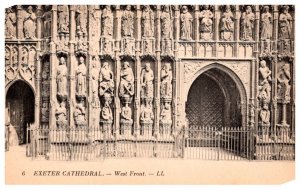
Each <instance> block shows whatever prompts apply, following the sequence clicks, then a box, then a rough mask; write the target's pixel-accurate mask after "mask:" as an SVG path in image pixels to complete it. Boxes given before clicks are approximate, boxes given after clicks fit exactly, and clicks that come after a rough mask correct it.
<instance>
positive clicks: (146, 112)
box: [140, 101, 154, 123]
mask: <svg viewBox="0 0 300 191" xmlns="http://www.w3.org/2000/svg"><path fill="white" fill-rule="evenodd" d="M140 118H141V121H142V122H144V123H152V122H153V119H154V114H153V111H152V107H151V105H150V104H149V102H148V101H147V102H146V105H142V107H141V117H140Z"/></svg>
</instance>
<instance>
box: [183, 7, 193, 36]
mask: <svg viewBox="0 0 300 191" xmlns="http://www.w3.org/2000/svg"><path fill="white" fill-rule="evenodd" d="M192 31H193V16H192V15H191V13H190V12H189V10H188V7H187V6H185V5H184V6H182V8H181V14H180V39H181V40H192Z"/></svg>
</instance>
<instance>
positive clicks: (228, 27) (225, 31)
mask: <svg viewBox="0 0 300 191" xmlns="http://www.w3.org/2000/svg"><path fill="white" fill-rule="evenodd" d="M233 19H234V17H233V14H232V12H231V8H230V6H229V5H226V9H225V12H224V13H223V15H222V17H221V39H222V40H232V33H233V31H234V22H233Z"/></svg>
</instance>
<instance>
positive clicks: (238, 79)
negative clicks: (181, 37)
mask: <svg viewBox="0 0 300 191" xmlns="http://www.w3.org/2000/svg"><path fill="white" fill-rule="evenodd" d="M247 65H248V67H250V63H247ZM247 65H246V64H243V65H242V64H239V66H240V67H237V66H236V64H235V65H233V64H229V63H226V64H224V63H222V64H220V63H217V62H210V63H208V62H203V63H202V62H186V63H184V86H183V87H184V88H183V92H182V94H181V95H182V98H183V103H186V102H187V98H188V93H189V90H190V88H191V86H192V84H193V83H194V81H195V80H196V79H197V78H198V77H199V76H200V75H201V74H203V73H204V72H206V71H209V70H211V69H219V70H221V71H222V72H224V73H225V74H227V75H228V76H229V77H230V78H231V79H232V80H233V82H234V83H235V85H236V86H237V89H238V91H239V94H240V97H241V100H240V101H241V114H242V125H243V126H245V125H246V124H247V111H248V110H247V107H248V106H247V105H248V104H247V100H248V99H247V97H249V89H248V91H247V89H246V87H247V84H249V83H250V78H249V74H246V73H245V71H250V70H247V68H244V67H247ZM249 69H250V68H249ZM245 86H246V87H245ZM183 105H185V104H183ZM184 107H185V106H184ZM184 111H185V108H184Z"/></svg>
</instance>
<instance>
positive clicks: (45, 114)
mask: <svg viewBox="0 0 300 191" xmlns="http://www.w3.org/2000/svg"><path fill="white" fill-rule="evenodd" d="M48 120H49V108H48V106H47V103H46V102H43V103H42V122H48Z"/></svg>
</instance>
